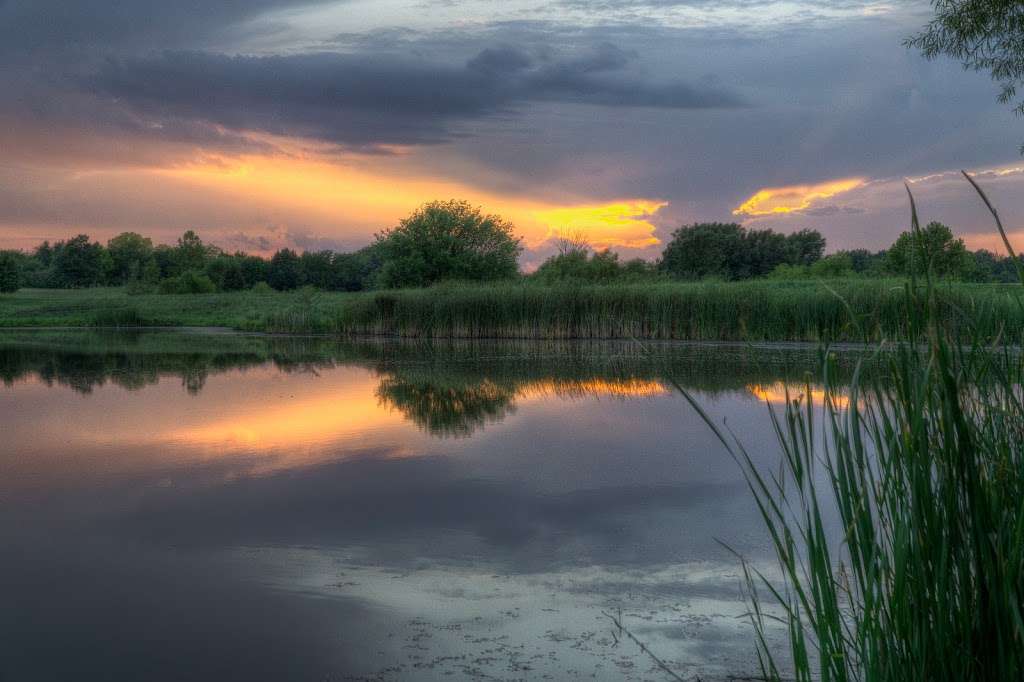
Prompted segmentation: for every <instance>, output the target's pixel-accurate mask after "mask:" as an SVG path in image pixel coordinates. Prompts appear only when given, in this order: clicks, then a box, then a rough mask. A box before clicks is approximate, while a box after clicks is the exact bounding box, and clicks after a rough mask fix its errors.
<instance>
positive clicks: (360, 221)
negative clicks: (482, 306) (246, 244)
mask: <svg viewBox="0 0 1024 682" xmlns="http://www.w3.org/2000/svg"><path fill="white" fill-rule="evenodd" d="M155 172H156V173H157V174H159V175H161V176H164V177H167V178H172V179H175V180H177V181H183V182H186V183H189V184H192V185H194V186H197V187H199V188H202V189H205V190H208V191H214V192H217V193H222V194H224V195H226V198H227V199H228V200H230V201H235V202H245V204H247V205H251V206H253V207H254V210H255V209H256V207H258V208H259V209H260V210H261V211H262V212H263V213H264V214H267V215H273V216H282V217H285V218H286V219H288V220H296V219H297V220H299V221H301V222H302V223H304V224H312V225H336V226H338V227H341V226H345V228H346V234H345V235H343V236H346V237H353V236H356V237H365V238H367V239H369V238H370V237H371V236H372V235H373V233H374V232H377V231H380V230H381V229H384V228H387V227H391V226H393V225H395V224H397V222H398V220H399V219H400V218H402V217H403V216H405V215H408V214H409V213H410V212H412V211H413V210H414V209H415V208H416V207H418V206H419V205H421V204H423V203H424V202H427V201H431V200H433V199H448V198H460V199H466V200H467V201H470V202H472V203H474V204H478V205H480V206H482V207H483V208H484V210H485V211H488V212H493V213H500V214H502V215H503V216H504V217H506V218H508V219H510V220H511V221H512V222H513V223H515V225H516V228H517V230H518V233H519V234H520V235H521V236H522V237H523V241H524V243H525V245H526V246H527V247H531V248H535V247H537V246H540V245H541V244H543V243H544V242H545V241H547V240H548V239H550V238H551V237H553V236H556V235H558V234H563V233H565V232H567V231H572V232H574V233H575V232H581V233H583V234H584V235H585V236H586V238H587V239H588V241H590V243H591V244H592V245H593V246H595V247H598V248H604V247H629V248H642V247H645V246H651V245H654V244H657V243H658V239H657V237H655V236H654V229H655V228H654V225H652V224H651V223H650V222H649V220H648V218H649V216H650V215H651V214H652V213H654V212H655V211H657V210H658V209H659V208H661V207H662V206H665V205H666V203H665V202H662V201H655V200H650V199H643V198H635V199H633V198H631V199H623V200H617V201H613V202H608V203H592V202H580V203H576V202H567V203H565V204H554V203H551V202H544V201H536V200H531V199H526V198H523V197H520V196H502V195H499V194H496V193H492V192H488V191H482V190H479V189H477V188H474V187H472V186H470V185H468V184H465V183H462V182H458V181H455V180H449V179H444V178H438V177H425V176H415V175H413V176H410V175H408V174H407V171H401V170H399V171H394V172H392V171H391V170H390V169H383V170H382V168H381V166H380V165H378V166H377V167H376V168H371V167H369V165H368V164H367V162H366V160H365V159H363V160H359V159H354V160H351V162H348V163H346V162H345V161H338V160H331V161H327V160H323V159H320V158H319V157H316V156H307V157H302V156H297V155H290V156H286V157H283V156H246V157H242V158H238V159H225V158H222V157H207V158H204V159H203V160H201V161H198V162H195V163H191V164H188V165H182V166H176V167H173V168H164V169H159V170H157V171H155ZM353 232H356V234H353ZM328 236H340V235H337V234H333V235H328Z"/></svg>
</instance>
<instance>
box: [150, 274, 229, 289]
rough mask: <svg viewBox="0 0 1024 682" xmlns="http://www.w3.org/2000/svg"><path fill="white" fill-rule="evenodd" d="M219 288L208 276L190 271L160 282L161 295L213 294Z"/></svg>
mask: <svg viewBox="0 0 1024 682" xmlns="http://www.w3.org/2000/svg"><path fill="white" fill-rule="evenodd" d="M215 291H217V286H216V285H215V284H214V283H213V280H211V279H210V278H209V277H207V276H206V275H204V274H202V273H200V272H195V271H193V270H189V271H188V272H183V273H182V274H180V275H178V276H177V277H171V278H169V279H165V280H164V281H162V282H160V293H161V294H212V293H214V292H215Z"/></svg>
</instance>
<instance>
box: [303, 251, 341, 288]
mask: <svg viewBox="0 0 1024 682" xmlns="http://www.w3.org/2000/svg"><path fill="white" fill-rule="evenodd" d="M299 271H300V273H301V275H300V277H299V279H300V281H301V284H303V285H309V286H314V287H316V288H317V289H323V290H325V291H326V290H328V289H334V288H336V287H335V285H334V253H333V252H331V251H306V252H305V253H303V254H302V255H301V256H299Z"/></svg>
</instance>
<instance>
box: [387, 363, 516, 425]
mask: <svg viewBox="0 0 1024 682" xmlns="http://www.w3.org/2000/svg"><path fill="white" fill-rule="evenodd" d="M377 398H378V399H379V400H380V402H381V403H382V404H385V405H388V406H389V407H394V408H396V409H398V410H399V411H400V412H401V413H402V414H403V415H405V417H406V418H407V419H410V420H412V421H413V422H415V423H416V424H417V425H419V426H420V427H421V428H423V429H425V430H426V431H427V432H429V433H432V434H434V435H436V436H449V437H465V436H469V435H471V434H472V433H473V432H475V431H476V430H477V429H479V428H482V427H484V426H485V425H487V424H491V423H494V422H499V421H501V420H503V419H504V418H505V417H506V416H508V415H509V414H511V413H512V412H515V389H514V388H511V387H508V386H503V385H499V384H496V383H494V382H493V381H490V380H489V379H482V380H481V381H480V382H479V383H474V384H468V385H455V384H446V383H443V377H434V380H433V381H431V380H430V379H426V378H422V377H421V378H416V379H411V380H406V379H403V378H401V377H399V376H390V377H385V378H383V379H381V382H380V385H379V386H378V387H377Z"/></svg>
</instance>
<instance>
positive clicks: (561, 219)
mask: <svg viewBox="0 0 1024 682" xmlns="http://www.w3.org/2000/svg"><path fill="white" fill-rule="evenodd" d="M667 205H668V204H667V202H664V201H649V200H644V199H632V200H626V201H617V202H613V203H610V204H592V205H584V206H563V207H558V208H549V209H543V210H540V211H536V212H535V214H534V215H535V217H536V219H537V220H538V221H540V222H541V223H542V224H545V225H547V236H548V238H551V237H557V236H559V235H567V234H584V235H586V236H587V241H589V242H590V245H591V246H593V247H594V248H598V249H603V248H606V247H612V246H625V247H629V248H634V249H641V248H643V247H645V246H653V245H655V244H658V243H659V240H658V238H657V237H655V236H654V225H652V224H651V223H650V222H649V221H648V217H649V216H651V215H652V214H653V213H655V212H656V211H657V210H658V209H660V208H662V207H663V206H667Z"/></svg>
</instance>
